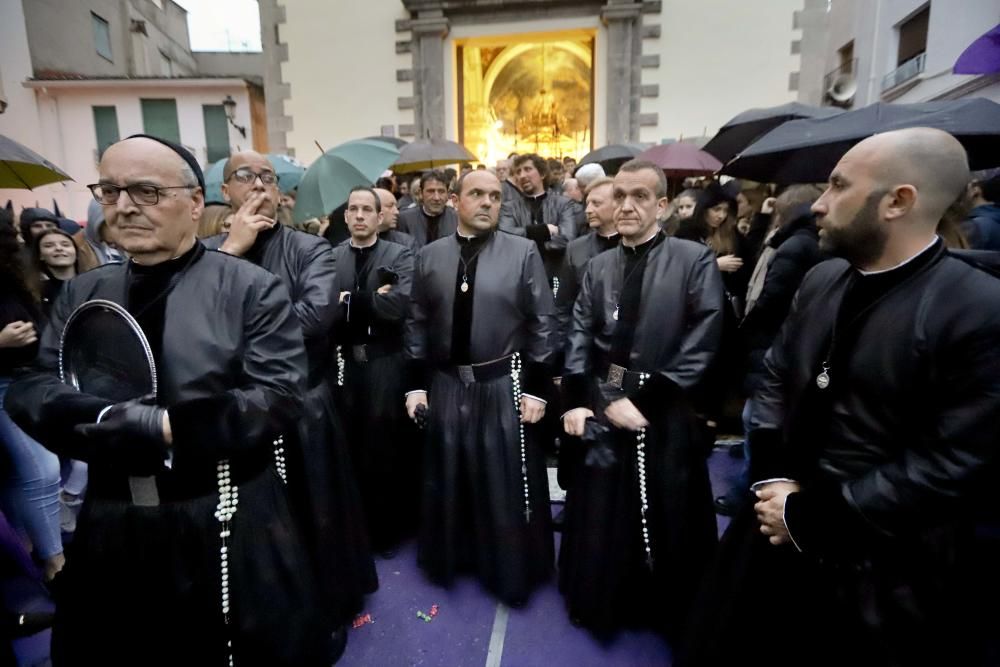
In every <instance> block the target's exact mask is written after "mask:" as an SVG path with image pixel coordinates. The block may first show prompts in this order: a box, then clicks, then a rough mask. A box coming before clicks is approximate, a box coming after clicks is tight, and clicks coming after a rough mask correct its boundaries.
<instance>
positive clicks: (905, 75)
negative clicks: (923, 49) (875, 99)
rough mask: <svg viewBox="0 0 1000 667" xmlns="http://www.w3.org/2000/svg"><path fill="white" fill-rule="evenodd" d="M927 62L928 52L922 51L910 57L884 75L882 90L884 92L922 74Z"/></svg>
mask: <svg viewBox="0 0 1000 667" xmlns="http://www.w3.org/2000/svg"><path fill="white" fill-rule="evenodd" d="M926 63H927V54H926V53H921V54H919V55H917V56H915V57H913V58H910V59H909V60H907V61H906V62H905V63H903V64H902V65H900V66H899V67H897V68H896V69H894V70H892V71H891V72H889V73H888V74H886V75H885V76H884V77H882V92H883V93H884V92H885V91H887V90H889V89H890V88H895V87H896V86H898V85H900V84H903V83H906V82H907V81H909V80H910V79H912V78H914V77H915V76H917V75H919V74H922V73H923V71H924V65H925V64H926Z"/></svg>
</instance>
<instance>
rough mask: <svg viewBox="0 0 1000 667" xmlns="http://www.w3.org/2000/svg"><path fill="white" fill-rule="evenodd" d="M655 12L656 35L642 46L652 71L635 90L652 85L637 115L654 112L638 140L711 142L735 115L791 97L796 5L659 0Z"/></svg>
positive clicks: (778, 0) (798, 1)
mask: <svg viewBox="0 0 1000 667" xmlns="http://www.w3.org/2000/svg"><path fill="white" fill-rule="evenodd" d="M662 7H663V9H662V12H661V14H660V17H659V21H660V22H661V23H662V28H661V32H660V36H659V37H658V38H655V39H651V40H650V39H647V40H646V43H645V44H644V45H643V51H644V52H658V53H659V55H660V66H659V68H656V69H645V70H643V74H642V83H643V85H648V84H656V85H658V86H659V98H658V99H655V100H652V99H643V100H642V112H643V113H647V112H659V124H658V125H657V126H656V127H643V128H642V130H641V134H640V138H641V140H642V141H648V142H655V143H659V142H660V141H661V140H663V139H667V138H679V137H681V136H683V137H695V136H702V135H707V136H711V135H713V134H715V132H716V131H717V130H718V129H719V127H720V126H721V125H723V124H724V123H725V122H726V121H727V120H729V119H730V118H731V117H733V116H735V115H736V114H738V113H740V112H741V111H745V110H746V109H749V108H752V107H766V106H774V105H777V104H784V103H785V102H790V101H792V100H794V99H795V98H796V96H797V92H796V91H794V90H790V89H789V76H790V75H791V74H792V73H793V72H796V71H798V69H799V57H798V56H797V55H793V54H792V53H791V44H792V41H793V40H796V39H799V36H800V32H799V31H798V30H794V29H793V20H794V17H793V15H794V13H795V11H796V10H799V9H802V7H803V0H768V2H745V1H743V0H716V1H715V2H689V1H688V0H663V3H662ZM648 20H650V21H652V19H648ZM651 42H652V43H651Z"/></svg>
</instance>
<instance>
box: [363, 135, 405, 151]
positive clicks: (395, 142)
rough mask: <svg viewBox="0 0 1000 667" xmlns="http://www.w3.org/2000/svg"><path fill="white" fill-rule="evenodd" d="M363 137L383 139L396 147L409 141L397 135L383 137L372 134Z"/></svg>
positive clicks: (375, 139)
mask: <svg viewBox="0 0 1000 667" xmlns="http://www.w3.org/2000/svg"><path fill="white" fill-rule="evenodd" d="M362 138H363V139H370V140H372V141H383V142H385V143H387V144H392V145H393V146H395V147H396V148H402V147H403V146H405V145H406V144H408V143H409V142H408V141H407V140H406V139H400V138H399V137H383V136H382V135H372V136H370V137H362Z"/></svg>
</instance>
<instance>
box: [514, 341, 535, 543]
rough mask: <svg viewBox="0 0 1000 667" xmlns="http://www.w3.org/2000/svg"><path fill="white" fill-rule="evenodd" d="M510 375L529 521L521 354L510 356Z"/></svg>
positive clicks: (526, 516)
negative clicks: (522, 409) (522, 416)
mask: <svg viewBox="0 0 1000 667" xmlns="http://www.w3.org/2000/svg"><path fill="white" fill-rule="evenodd" d="M510 377H511V381H512V385H513V387H514V411H515V412H517V416H518V420H517V427H518V434H519V436H520V440H521V480H522V482H523V483H524V521H525V523H530V522H531V498H530V497H529V493H528V456H527V451H526V449H525V443H524V422H522V421H521V419H520V417H521V397H522V396H523V394H522V393H521V354H520V353H519V352H515V353H514V355H513V356H512V357H511V358H510Z"/></svg>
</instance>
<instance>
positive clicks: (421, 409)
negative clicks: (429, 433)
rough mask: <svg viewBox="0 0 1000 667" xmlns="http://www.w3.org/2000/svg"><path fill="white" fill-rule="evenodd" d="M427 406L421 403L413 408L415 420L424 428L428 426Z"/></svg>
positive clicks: (418, 425) (418, 426)
mask: <svg viewBox="0 0 1000 667" xmlns="http://www.w3.org/2000/svg"><path fill="white" fill-rule="evenodd" d="M427 416H428V415H427V406H426V405H424V404H423V403H421V404H420V405H418V406H417V407H416V408H414V410H413V421H415V422H416V423H417V428H419V429H421V430H423V429H425V428H427Z"/></svg>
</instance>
